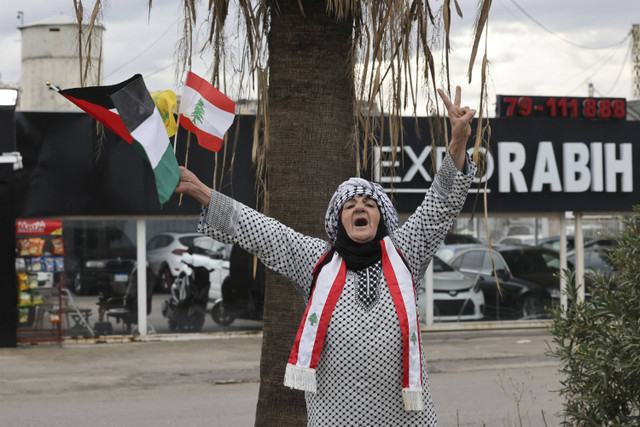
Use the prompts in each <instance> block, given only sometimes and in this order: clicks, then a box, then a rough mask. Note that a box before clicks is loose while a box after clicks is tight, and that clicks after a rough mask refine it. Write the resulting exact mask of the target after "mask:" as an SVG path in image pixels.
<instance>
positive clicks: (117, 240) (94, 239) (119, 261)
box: [62, 224, 136, 297]
mask: <svg viewBox="0 0 640 427" xmlns="http://www.w3.org/2000/svg"><path fill="white" fill-rule="evenodd" d="M62 238H63V241H64V248H65V256H64V265H65V272H66V276H67V288H68V289H70V290H71V291H72V292H74V293H75V294H76V295H84V294H93V295H95V294H98V293H100V294H102V295H104V296H107V297H108V296H121V295H124V293H125V291H126V288H127V283H128V282H129V275H130V274H131V271H132V270H133V268H134V267H135V265H136V247H135V245H134V244H133V243H132V242H131V240H130V239H129V237H127V235H126V234H125V233H124V232H123V231H122V230H121V229H119V228H117V227H111V226H96V225H82V224H71V225H69V224H65V225H64V228H63V232H62Z"/></svg>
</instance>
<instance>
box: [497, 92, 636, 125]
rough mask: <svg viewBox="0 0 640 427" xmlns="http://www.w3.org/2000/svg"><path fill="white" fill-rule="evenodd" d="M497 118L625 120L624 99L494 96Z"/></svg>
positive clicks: (625, 102)
mask: <svg viewBox="0 0 640 427" xmlns="http://www.w3.org/2000/svg"><path fill="white" fill-rule="evenodd" d="M496 98H497V102H496V117H500V118H518V117H522V118H558V119H587V120H615V121H617V120H625V119H626V117H627V100H626V99H625V98H574V97H556V96H517V95H497V97H496Z"/></svg>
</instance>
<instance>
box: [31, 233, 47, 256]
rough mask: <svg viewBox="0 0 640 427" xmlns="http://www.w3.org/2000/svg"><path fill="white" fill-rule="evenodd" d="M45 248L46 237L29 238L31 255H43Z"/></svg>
mask: <svg viewBox="0 0 640 427" xmlns="http://www.w3.org/2000/svg"><path fill="white" fill-rule="evenodd" d="M43 248H44V239H41V238H39V237H32V238H30V239H29V255H31V256H40V255H42V249H43Z"/></svg>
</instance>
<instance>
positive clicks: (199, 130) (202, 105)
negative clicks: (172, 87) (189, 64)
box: [179, 71, 236, 151]
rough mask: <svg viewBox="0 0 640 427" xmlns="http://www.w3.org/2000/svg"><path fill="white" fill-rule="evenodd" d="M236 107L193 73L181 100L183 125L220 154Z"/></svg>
mask: <svg viewBox="0 0 640 427" xmlns="http://www.w3.org/2000/svg"><path fill="white" fill-rule="evenodd" d="M235 114H236V104H235V102H233V101H232V100H230V99H229V98H227V97H226V96H225V95H224V94H223V93H222V92H220V91H219V90H218V89H216V88H215V87H213V86H212V85H211V83H209V82H208V81H206V80H204V79H203V78H202V77H199V76H198V75H196V74H194V73H192V72H191V71H189V74H187V81H186V82H185V85H184V93H183V94H182V100H181V101H180V117H179V123H180V125H181V126H182V127H184V128H185V129H186V130H188V131H189V132H193V133H194V134H195V135H196V137H197V138H198V143H199V144H200V145H201V146H202V147H204V148H206V149H207V150H211V151H220V148H221V147H222V140H223V138H224V134H225V133H226V132H227V129H229V127H230V126H231V124H232V123H233V119H234V117H235Z"/></svg>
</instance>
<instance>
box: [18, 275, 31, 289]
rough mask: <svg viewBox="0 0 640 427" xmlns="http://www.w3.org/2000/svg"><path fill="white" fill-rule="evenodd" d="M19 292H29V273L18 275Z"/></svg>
mask: <svg viewBox="0 0 640 427" xmlns="http://www.w3.org/2000/svg"><path fill="white" fill-rule="evenodd" d="M16 276H17V278H18V290H19V291H28V290H29V276H28V275H27V273H18V274H17V275H16Z"/></svg>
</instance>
